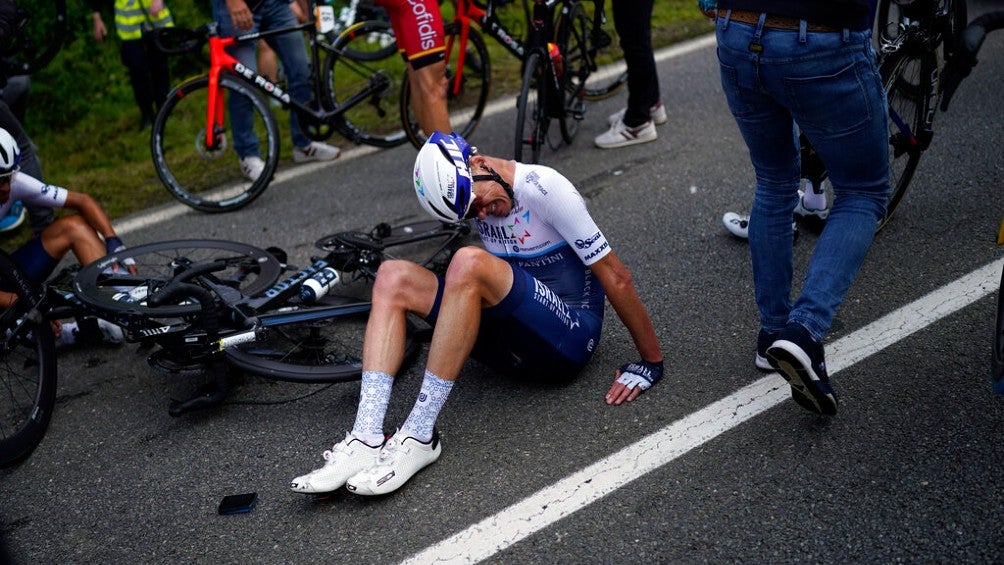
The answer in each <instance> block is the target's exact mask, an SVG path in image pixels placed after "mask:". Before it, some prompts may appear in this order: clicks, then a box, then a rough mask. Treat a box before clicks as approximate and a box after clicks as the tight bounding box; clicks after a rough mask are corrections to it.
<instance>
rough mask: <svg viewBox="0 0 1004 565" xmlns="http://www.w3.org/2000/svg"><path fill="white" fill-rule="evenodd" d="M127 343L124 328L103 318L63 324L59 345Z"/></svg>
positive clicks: (58, 339)
mask: <svg viewBox="0 0 1004 565" xmlns="http://www.w3.org/2000/svg"><path fill="white" fill-rule="evenodd" d="M123 341H125V337H124V335H123V333H122V328H120V327H118V326H116V325H115V324H113V323H111V322H109V321H106V320H102V319H101V318H81V319H79V320H77V321H76V322H63V324H62V327H61V328H60V332H59V337H58V338H57V339H56V344H57V345H77V344H79V345H85V346H89V347H94V346H97V345H120V344H121V343H122V342H123Z"/></svg>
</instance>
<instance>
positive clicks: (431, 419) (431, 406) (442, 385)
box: [401, 369, 453, 443]
mask: <svg viewBox="0 0 1004 565" xmlns="http://www.w3.org/2000/svg"><path fill="white" fill-rule="evenodd" d="M452 389H453V381H446V380H443V379H441V378H439V377H437V376H436V375H434V374H433V373H431V372H429V370H428V369H426V370H425V379H423V380H422V390H421V391H419V393H418V398H417V399H416V400H415V406H414V408H412V409H411V414H408V419H407V420H405V422H404V425H403V426H401V429H403V430H404V431H405V432H406V433H407V434H408V435H409V436H411V437H413V438H415V439H417V440H419V441H421V442H423V443H428V442H429V440H431V439H432V428H433V427H434V426H435V425H436V418H438V417H439V411H440V410H442V408H443V404H445V403H446V397H448V396H449V395H450V390H452Z"/></svg>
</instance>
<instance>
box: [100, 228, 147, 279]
mask: <svg viewBox="0 0 1004 565" xmlns="http://www.w3.org/2000/svg"><path fill="white" fill-rule="evenodd" d="M105 248H106V249H107V250H108V254H109V255H114V254H115V253H121V252H123V251H125V250H126V246H125V244H124V243H122V240H121V239H119V238H118V236H114V235H113V236H110V237H106V238H105ZM122 266H123V267H125V268H126V269H128V270H129V274H130V275H135V274H136V273H137V272H139V271H138V270H137V269H136V261H134V260H133V258H132V257H126V258H125V260H123V261H122ZM112 271H113V272H118V264H115V265H112Z"/></svg>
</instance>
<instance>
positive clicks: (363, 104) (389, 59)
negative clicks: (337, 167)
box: [323, 21, 408, 147]
mask: <svg viewBox="0 0 1004 565" xmlns="http://www.w3.org/2000/svg"><path fill="white" fill-rule="evenodd" d="M324 48H325V50H327V51H328V56H327V57H326V58H325V60H324V78H323V84H324V87H325V91H326V97H327V100H326V101H325V104H327V106H328V109H329V110H333V109H335V108H340V107H342V106H345V107H346V108H345V111H344V112H343V113H342V115H341V118H340V119H339V120H337V121H336V124H335V126H336V127H337V129H338V132H339V133H341V134H342V135H343V136H345V138H347V139H349V140H351V141H353V142H354V143H365V144H366V145H373V146H375V147H395V146H397V145H401V144H402V143H404V142H406V141H407V140H408V138H407V136H406V135H405V133H404V130H403V129H402V128H401V120H400V117H399V116H398V115H395V112H397V107H398V104H399V102H398V101H399V100H400V99H401V85H402V84H404V78H405V62H404V59H403V58H401V56H400V55H398V53H397V44H396V43H395V40H394V32H393V30H391V28H390V24H388V23H386V22H381V21H368V22H360V23H358V24H356V25H354V26H351V27H350V28H349V29H348V30H346V31H345V32H344V33H342V34H341V35H340V36H338V39H337V40H335V42H334V44H333V45H331V46H326V47H324ZM378 79H379V80H383V81H386V83H387V86H386V87H385V88H382V89H380V90H378V91H377V92H374V93H372V94H369V95H367V96H365V97H363V98H362V99H358V95H359V93H360V92H363V91H364V89H367V88H369V87H370V86H371V85H372V84H373V83H374V81H375V80H378Z"/></svg>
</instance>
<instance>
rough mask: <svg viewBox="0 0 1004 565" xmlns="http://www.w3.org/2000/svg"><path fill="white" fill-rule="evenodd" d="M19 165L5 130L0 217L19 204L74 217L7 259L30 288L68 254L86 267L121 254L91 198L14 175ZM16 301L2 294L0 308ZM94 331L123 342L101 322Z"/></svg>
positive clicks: (1, 134) (0, 148)
mask: <svg viewBox="0 0 1004 565" xmlns="http://www.w3.org/2000/svg"><path fill="white" fill-rule="evenodd" d="M20 162H21V149H20V148H19V147H18V144H17V142H16V141H15V140H14V138H13V136H11V134H10V133H8V132H7V130H5V129H0V217H2V216H3V215H4V214H6V213H7V211H8V210H9V209H10V207H11V205H13V203H14V202H15V201H18V200H21V201H23V202H25V203H26V204H32V205H37V206H48V207H50V208H72V209H74V210H76V211H77V212H78V213H77V214H75V215H71V216H64V217H61V218H58V219H56V220H55V221H54V222H52V223H51V224H49V225H48V226H46V228H45V229H43V230H42V231H41V233H39V234H38V236H36V237H33V238H31V239H30V240H28V242H27V243H25V244H24V245H22V246H21V247H18V248H17V249H15V250H14V251H13V252H12V253H11V254H10V255H11V258H13V259H14V262H15V263H17V264H18V266H20V267H21V268H22V269H23V270H24V272H25V274H26V275H28V278H29V279H30V280H31V281H32V282H34V283H36V284H41V283H43V282H44V281H45V280H46V279H47V278H48V277H49V275H51V274H52V272H53V271H54V270H55V269H56V266H57V265H58V263H59V261H60V260H61V259H62V258H63V256H65V255H66V253H67V251H73V254H74V255H76V257H77V261H79V262H80V264H82V265H86V264H88V263H90V262H92V261H94V260H96V259H100V258H101V257H104V256H105V255H106V254H108V253H115V252H118V251H121V250H123V249H125V246H124V245H123V244H122V240H121V239H119V237H118V236H116V235H115V230H114V229H113V228H112V223H111V221H110V220H109V219H108V216H107V215H106V214H105V212H104V210H102V209H101V206H100V205H98V203H97V202H96V201H95V200H94V199H93V198H91V197H90V196H89V195H87V194H83V193H81V192H73V191H70V190H67V189H65V188H63V187H60V186H54V185H51V184H45V183H43V182H41V181H39V180H38V179H36V178H34V177H32V176H30V175H28V174H25V173H23V172H18V169H19V165H20ZM99 233H100V234H101V236H102V237H103V238H104V243H102V242H101V239H99V238H98V234H99ZM129 270H130V271H131V272H133V273H135V272H136V266H135V265H130V266H129ZM14 300H15V296H14V295H13V294H10V293H6V292H0V307H2V308H6V307H8V306H10V305H11V304H12V303H13V302H14ZM64 325H66V326H67V327H66V328H65V329H64V332H63V333H64V335H63V337H64V340H63V341H64V342H65V339H66V338H72V337H73V333H72V328H73V326H70V325H68V324H64ZM86 325H88V326H91V327H94V325H95V324H94V322H93V321H90V320H89V321H88V323H87V324H86ZM96 325H97V328H98V329H100V330H101V332H102V334H104V339H105V340H106V341H112V342H115V341H121V337H122V331H121V329H119V328H118V327H117V326H114V325H112V324H109V323H107V322H105V321H104V320H99V321H98V322H97V324H96ZM68 332H69V333H68Z"/></svg>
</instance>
